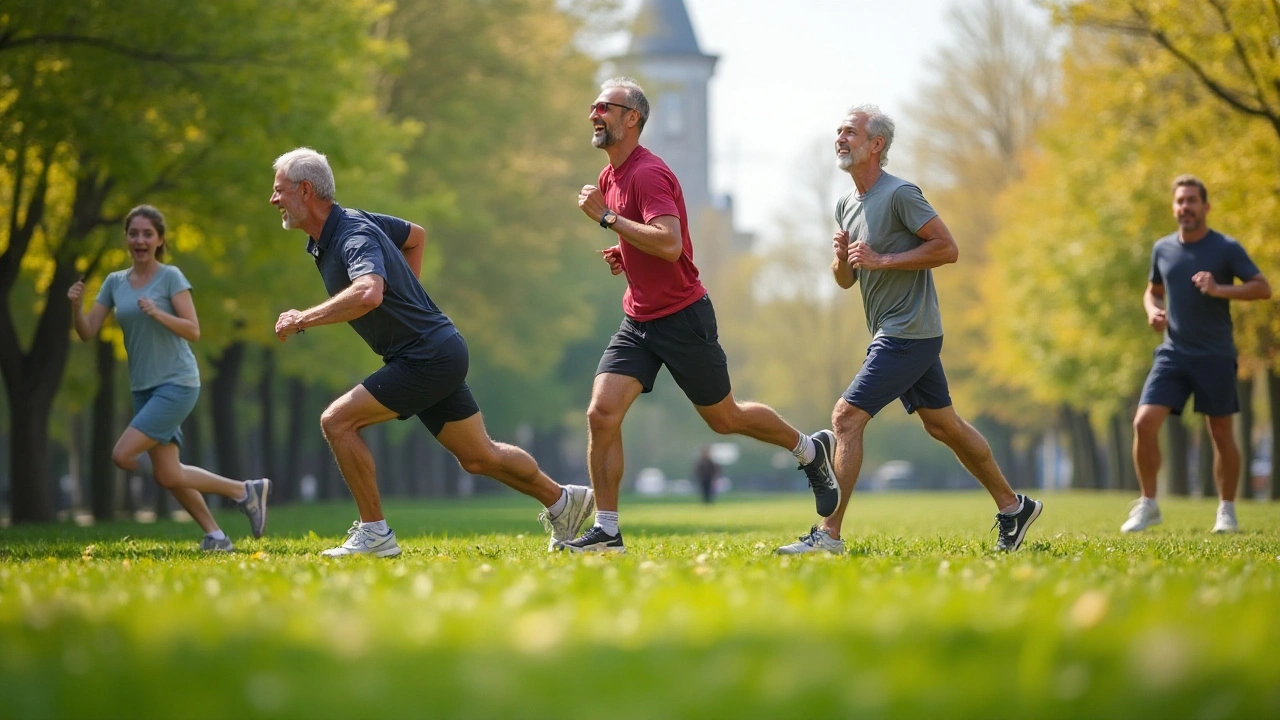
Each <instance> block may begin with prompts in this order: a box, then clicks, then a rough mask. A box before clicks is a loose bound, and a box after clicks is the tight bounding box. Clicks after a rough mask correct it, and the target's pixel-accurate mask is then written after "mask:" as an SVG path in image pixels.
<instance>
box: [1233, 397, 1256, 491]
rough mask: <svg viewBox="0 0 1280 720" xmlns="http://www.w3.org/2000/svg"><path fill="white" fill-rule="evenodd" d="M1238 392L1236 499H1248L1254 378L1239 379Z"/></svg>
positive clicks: (1251, 482)
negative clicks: (1238, 484) (1238, 447)
mask: <svg viewBox="0 0 1280 720" xmlns="http://www.w3.org/2000/svg"><path fill="white" fill-rule="evenodd" d="M1236 393H1237V394H1238V395H1239V396H1240V422H1239V423H1237V424H1236V432H1237V433H1238V438H1237V439H1238V441H1239V443H1240V489H1239V490H1237V491H1236V499H1237V500H1248V499H1250V498H1252V497H1253V378H1245V379H1244V380H1240V381H1238V382H1237V383H1236Z"/></svg>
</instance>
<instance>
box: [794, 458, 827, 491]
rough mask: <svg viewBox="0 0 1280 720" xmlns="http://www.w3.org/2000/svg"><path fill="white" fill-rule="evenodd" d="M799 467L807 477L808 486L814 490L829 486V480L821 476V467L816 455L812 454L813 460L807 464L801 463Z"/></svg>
mask: <svg viewBox="0 0 1280 720" xmlns="http://www.w3.org/2000/svg"><path fill="white" fill-rule="evenodd" d="M800 469H801V470H803V471H804V475H805V477H807V478H809V487H811V488H813V489H814V490H825V489H827V488H828V487H830V480H828V479H827V478H824V477H823V476H822V471H823V469H824V468H823V467H822V465H821V464H820V463H819V462H818V456H817V455H814V456H813V462H811V463H809V464H808V465H801V466H800Z"/></svg>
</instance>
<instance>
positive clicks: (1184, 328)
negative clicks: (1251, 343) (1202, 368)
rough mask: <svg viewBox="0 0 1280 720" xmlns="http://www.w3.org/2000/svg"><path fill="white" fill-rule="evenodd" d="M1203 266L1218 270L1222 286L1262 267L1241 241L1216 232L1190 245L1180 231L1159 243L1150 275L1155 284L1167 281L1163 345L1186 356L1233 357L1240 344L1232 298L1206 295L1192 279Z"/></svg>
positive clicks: (1243, 278) (1253, 274)
mask: <svg viewBox="0 0 1280 720" xmlns="http://www.w3.org/2000/svg"><path fill="white" fill-rule="evenodd" d="M1204 270H1207V271H1208V272H1211V273H1213V279H1214V280H1215V281H1217V283H1218V284H1219V285H1231V284H1233V283H1234V282H1235V280H1236V279H1237V278H1239V279H1240V280H1249V279H1252V278H1253V277H1254V276H1255V275H1257V274H1258V266H1257V265H1254V264H1253V261H1252V260H1250V259H1249V254H1248V253H1247V252H1245V250H1244V248H1243V247H1241V246H1240V243H1238V242H1236V241H1235V240H1233V239H1231V238H1229V237H1227V236H1226V235H1223V234H1222V233H1220V232H1218V231H1216V230H1210V231H1209V234H1207V235H1205V236H1204V237H1203V238H1201V239H1199V240H1197V241H1196V242H1191V243H1184V242H1182V241H1181V240H1179V239H1178V233H1173V234H1171V235H1166V236H1165V237H1162V238H1160V239H1159V240H1157V241H1156V244H1155V247H1154V248H1152V250H1151V272H1150V274H1149V275H1148V276H1147V277H1148V279H1149V280H1150V281H1151V284H1153V285H1164V302H1165V313H1166V314H1167V315H1168V318H1169V324H1168V326H1167V327H1166V328H1165V331H1164V342H1163V343H1161V344H1160V347H1161V348H1163V349H1167V350H1173V351H1175V352H1179V353H1182V354H1184V355H1202V356H1216V357H1231V358H1233V357H1235V356H1236V344H1235V340H1233V339H1232V337H1231V308H1230V305H1229V302H1228V301H1227V300H1226V299H1224V298H1215V297H1209V296H1208V295H1205V294H1204V293H1202V292H1200V290H1199V289H1198V288H1196V286H1195V283H1193V282H1191V278H1192V277H1193V276H1195V274H1196V273H1198V272H1201V271H1204Z"/></svg>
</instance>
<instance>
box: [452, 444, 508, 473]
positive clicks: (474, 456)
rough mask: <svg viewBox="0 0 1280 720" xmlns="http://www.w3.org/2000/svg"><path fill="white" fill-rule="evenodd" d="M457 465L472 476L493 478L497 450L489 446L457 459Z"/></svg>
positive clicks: (496, 462)
mask: <svg viewBox="0 0 1280 720" xmlns="http://www.w3.org/2000/svg"><path fill="white" fill-rule="evenodd" d="M458 464H459V465H461V466H462V469H463V470H465V471H466V472H468V473H470V474H472V475H485V476H488V477H493V475H494V472H495V471H496V469H497V467H498V453H497V448H495V447H494V446H493V445H492V444H489V445H488V446H487V447H483V448H481V449H479V450H476V451H474V452H469V453H467V454H466V455H462V456H460V457H459V458H458Z"/></svg>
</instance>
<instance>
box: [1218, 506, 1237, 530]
mask: <svg viewBox="0 0 1280 720" xmlns="http://www.w3.org/2000/svg"><path fill="white" fill-rule="evenodd" d="M1213 532H1216V533H1236V532H1240V523H1239V522H1237V521H1236V510H1235V508H1230V509H1227V508H1225V507H1222V506H1221V505H1219V506H1218V521H1217V522H1215V523H1214V524H1213Z"/></svg>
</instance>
